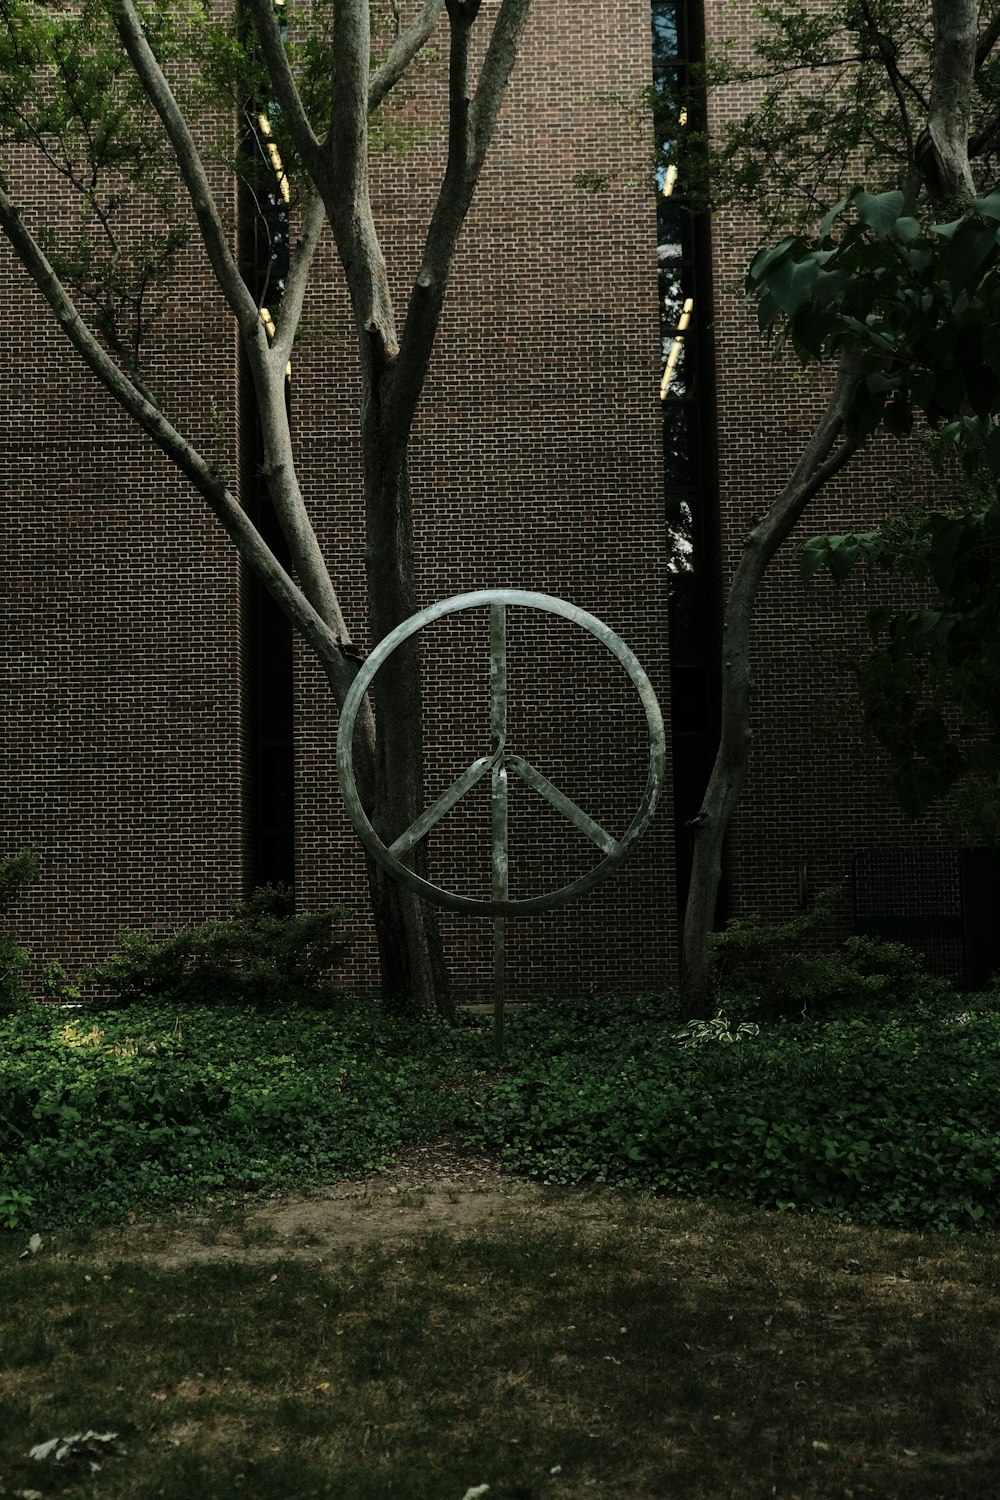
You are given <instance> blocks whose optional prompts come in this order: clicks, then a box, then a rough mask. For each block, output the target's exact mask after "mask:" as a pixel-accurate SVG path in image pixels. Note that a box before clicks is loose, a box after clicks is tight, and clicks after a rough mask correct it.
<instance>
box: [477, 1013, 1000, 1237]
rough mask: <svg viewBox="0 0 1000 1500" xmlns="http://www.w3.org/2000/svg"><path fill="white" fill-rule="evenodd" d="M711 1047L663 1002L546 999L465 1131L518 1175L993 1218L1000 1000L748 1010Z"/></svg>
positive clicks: (934, 1216) (843, 1211) (928, 1224)
mask: <svg viewBox="0 0 1000 1500" xmlns="http://www.w3.org/2000/svg"><path fill="white" fill-rule="evenodd" d="M724 1020H725V1022H726V1024H725V1026H724V1028H723V1032H724V1034H720V1035H713V1032H712V1028H711V1026H708V1027H706V1028H705V1030H706V1035H705V1036H704V1039H703V1041H702V1043H701V1044H700V1045H694V1046H692V1045H691V1034H690V1031H689V1030H688V1029H684V1030H682V1031H679V1030H678V1026H677V1023H676V1021H672V1020H671V1019H670V1018H669V1017H665V1016H664V1013H663V1004H662V1001H657V1000H656V999H653V1000H650V1001H648V1002H645V1003H643V1002H635V1001H623V1002H621V1003H619V1004H609V1003H607V1002H602V1003H600V1004H593V1005H586V1006H575V1007H562V1008H548V1009H538V1010H533V1011H531V1012H529V1013H526V1014H525V1015H523V1016H520V1017H517V1018H515V1019H514V1020H513V1021H512V1023H511V1025H510V1027H509V1055H508V1064H507V1067H506V1069H505V1071H504V1073H503V1075H502V1076H501V1077H499V1078H497V1079H496V1080H495V1081H494V1082H493V1083H492V1084H491V1086H490V1088H489V1089H484V1090H483V1091H482V1092H481V1094H480V1096H479V1100H478V1109H477V1110H476V1111H475V1113H474V1115H473V1117H472V1120H471V1123H470V1126H469V1128H468V1132H467V1138H468V1139H469V1141H470V1142H474V1143H475V1144H476V1145H478V1146H480V1147H489V1148H492V1149H494V1150H496V1151H498V1152H499V1153H500V1157H501V1159H502V1161H503V1162H504V1164H505V1165H506V1166H507V1167H508V1168H509V1169H510V1170H511V1171H514V1172H523V1173H527V1174H529V1175H533V1176H538V1177H541V1178H543V1179H544V1180H545V1181H548V1182H559V1183H580V1182H586V1181H595V1180H596V1181H599V1182H608V1183H613V1184H615V1185H616V1186H619V1187H629V1188H633V1189H653V1190H656V1191H664V1192H670V1193H684V1194H701V1195H719V1196H722V1197H727V1198H746V1199H750V1200H751V1201H753V1202H755V1203H759V1204H762V1205H765V1206H767V1207H771V1208H779V1209H801V1210H806V1211H813V1212H822V1213H828V1214H834V1215H839V1216H842V1217H844V1218H850V1219H853V1220H855V1221H860V1222H868V1223H880V1224H899V1225H909V1226H913V1227H919V1228H929V1229H935V1230H943V1229H954V1228H968V1227H972V1226H974V1225H983V1226H984V1227H985V1226H987V1225H995V1224H996V1223H997V1222H998V1219H1000V1202H998V1192H997V1186H998V1181H1000V1014H998V1012H997V1011H996V1009H994V1008H991V1006H990V1005H988V1004H986V1003H980V1004H979V1005H978V1006H977V1005H974V1004H972V1002H970V1000H969V999H968V998H967V997H961V996H958V995H955V994H944V995H941V996H938V997H937V998H935V999H934V1000H933V1001H932V1000H928V999H923V1000H920V1001H918V1002H917V1003H916V1004H915V1005H913V1006H912V1007H911V1008H909V1009H903V1008H902V1007H901V1006H899V1005H895V1006H892V1007H890V1008H884V1009H883V1010H882V1011H881V1012H879V1011H877V1010H876V1009H875V1008H874V1007H873V1006H872V1005H871V1003H870V997H866V1003H865V1004H863V1005H860V1006H859V1007H858V1008H856V1009H853V1010H852V1009H850V1008H845V1009H844V1011H843V1012H842V1013H836V1014H832V1015H826V1016H825V1017H823V1018H822V1019H818V1020H810V1019H808V1018H807V1019H802V1018H797V1019H791V1018H785V1019H779V1020H772V1021H770V1022H768V1023H766V1024H763V1025H761V1026H760V1027H759V1029H758V1031H757V1032H756V1034H753V1033H751V1032H749V1030H748V1029H747V1030H744V1032H743V1034H742V1035H740V1027H741V1026H743V1025H744V1024H745V1023H744V1021H743V1016H742V1015H740V1014H739V1013H738V1012H736V1011H733V1012H732V1016H731V1019H728V1018H724Z"/></svg>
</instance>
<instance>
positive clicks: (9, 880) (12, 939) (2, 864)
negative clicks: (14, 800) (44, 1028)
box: [0, 849, 38, 1014]
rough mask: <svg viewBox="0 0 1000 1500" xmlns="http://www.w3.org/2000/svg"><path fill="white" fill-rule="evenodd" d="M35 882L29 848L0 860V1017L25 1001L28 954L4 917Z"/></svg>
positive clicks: (35, 868)
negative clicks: (25, 973)
mask: <svg viewBox="0 0 1000 1500" xmlns="http://www.w3.org/2000/svg"><path fill="white" fill-rule="evenodd" d="M37 879H38V859H37V857H36V856H35V855H34V854H33V853H32V852H31V850H30V849H22V850H21V852H20V853H19V854H15V855H13V856H12V857H11V858H10V859H5V860H2V861H0V1014H2V1013H3V1012H4V1011H9V1010H15V1009H16V1008H17V1007H18V1006H20V1005H23V1004H24V1003H25V1001H26V999H27V996H26V994H25V990H24V971H25V969H26V968H27V967H28V963H29V955H28V952H27V950H26V949H25V948H22V947H21V946H20V944H19V943H18V941H17V938H16V936H15V934H14V931H13V929H12V928H10V927H9V926H8V923H7V918H8V916H9V914H10V912H11V909H12V907H13V906H14V905H15V903H16V902H17V900H18V899H19V898H20V896H21V895H23V893H24V891H25V890H26V889H27V887H28V886H29V885H33V884H34V883H35V881H36V880H37Z"/></svg>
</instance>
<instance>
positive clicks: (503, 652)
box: [490, 600, 509, 1058]
mask: <svg viewBox="0 0 1000 1500" xmlns="http://www.w3.org/2000/svg"><path fill="white" fill-rule="evenodd" d="M490 732H491V734H492V736H493V748H494V750H495V751H496V750H500V749H502V748H503V745H504V744H505V742H506V739H507V611H506V606H505V605H504V604H503V603H502V602H501V601H499V600H497V601H494V602H493V603H492V604H491V605H490ZM491 808H492V819H491V821H492V829H493V859H492V880H491V890H492V896H493V900H494V901H506V900H507V896H508V891H509V881H508V870H507V768H506V766H505V765H504V763H503V761H502V760H498V761H497V763H496V765H495V766H494V767H493V788H492V799H491ZM506 928H507V923H506V920H505V918H503V917H494V918H493V1051H494V1052H495V1053H496V1056H497V1057H500V1058H502V1057H503V1055H504V999H505V993H506V972H505V970H506V957H507V931H506Z"/></svg>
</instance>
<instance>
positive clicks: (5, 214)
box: [0, 184, 355, 701]
mask: <svg viewBox="0 0 1000 1500" xmlns="http://www.w3.org/2000/svg"><path fill="white" fill-rule="evenodd" d="M0 228H2V229H3V231H4V233H5V234H6V236H7V238H8V239H9V240H10V242H11V244H12V245H13V247H14V249H15V251H16V253H17V255H18V258H19V259H20V261H21V263H22V265H23V266H24V267H25V269H26V270H27V272H28V274H29V276H30V277H31V280H32V281H33V282H34V284H35V286H36V287H37V288H38V290H39V291H40V292H41V294H42V296H43V297H44V298H45V300H46V302H47V303H48V304H49V306H50V307H51V309H52V311H53V313H54V314H55V316H56V318H57V320H58V322H59V324H60V326H61V328H62V330H63V332H64V333H65V334H66V337H67V338H68V339H69V341H70V343H71V344H72V345H73V347H74V348H75V349H76V351H77V353H78V354H79V355H80V357H81V358H82V359H83V361H84V363H85V364H86V365H87V367H88V369H89V370H91V371H92V372H93V374H94V375H95V376H96V377H97V379H98V380H99V381H100V382H101V384H102V385H103V386H104V388H105V389H106V390H107V391H108V392H109V393H110V395H111V396H113V397H114V399H115V401H117V402H118V404H119V406H121V407H122V408H123V409H124V410H125V411H126V412H127V413H128V415H129V416H130V417H131V418H132V419H133V421H135V422H136V423H137V424H138V425H139V426H140V427H141V428H142V430H143V432H145V433H147V434H148V435H149V437H151V438H152V439H153V441H154V442H155V443H156V445H157V447H159V448H161V449H162V451H163V452H164V453H165V454H166V455H167V457H168V458H169V459H170V460H171V462H172V463H174V464H175V465H176V466H177V468H179V469H180V470H181V472H182V473H183V474H185V475H186V476H187V478H188V479H189V480H190V481H191V483H192V484H193V485H194V486H195V488H196V489H197V490H198V493H199V494H200V495H202V496H203V498H204V499H205V500H206V501H207V502H208V505H209V507H210V509H211V510H212V512H213V514H214V515H215V516H216V517H217V518H218V520H219V521H220V522H221V523H222V525H223V527H224V528H225V530H226V532H227V534H228V535H229V536H230V537H231V538H232V540H233V541H234V542H235V543H236V546H237V548H238V549H239V553H240V556H241V557H242V558H243V559H244V560H245V561H246V563H247V564H248V566H249V567H251V568H252V569H253V571H254V572H255V573H256V575H257V577H258V578H259V579H260V580H261V582H262V583H263V584H264V586H265V588H267V590H268V592H269V593H271V594H272V595H273V597H274V598H275V600H276V601H277V602H278V604H280V606H281V608H282V609H283V610H284V611H285V613H286V614H287V615H288V617H289V618H290V619H291V620H292V621H293V623H294V624H295V626H296V629H298V630H299V631H300V632H301V633H302V635H303V636H304V637H305V639H306V640H307V641H308V642H309V644H310V645H311V646H312V648H313V650H314V651H315V652H316V655H317V656H318V657H319V659H320V661H321V663H322V665H323V668H324V670H325V671H326V674H327V676H328V678H329V679H330V682H331V685H332V686H333V687H334V691H335V692H338V693H341V694H342V693H346V692H347V690H348V689H349V687H350V684H351V682H352V681H353V679H354V675H355V669H354V667H353V666H352V665H351V663H350V661H349V660H347V659H346V658H345V656H344V653H343V651H342V649H341V642H340V640H338V638H337V635H336V634H335V633H334V631H333V630H331V628H330V627H329V625H327V623H326V622H325V621H324V620H323V619H322V618H321V617H320V615H319V614H318V613H317V612H316V610H315V609H313V607H312V605H311V604H310V603H309V601H308V599H306V597H305V595H304V594H303V592H302V590H301V589H300V588H299V587H298V586H297V585H296V584H295V583H294V582H293V580H292V579H291V578H290V577H289V576H288V574H287V573H286V572H285V570H284V568H282V567H281V565H280V563H279V562H278V561H277V559H276V558H275V557H274V554H273V553H272V552H271V550H270V548H269V547H268V546H267V545H266V543H265V542H264V541H263V539H262V537H261V536H260V534H259V532H258V531H257V530H256V528H255V527H254V526H253V525H252V523H251V522H250V520H249V519H248V517H247V514H246V512H245V511H244V510H243V508H242V507H241V505H240V503H239V501H238V500H237V499H236V497H235V496H234V495H233V494H232V493H231V491H230V490H229V489H228V487H227V485H226V484H225V482H224V481H223V480H222V479H221V478H220V477H219V475H218V474H216V473H215V472H214V470H213V469H212V467H211V465H209V464H208V463H206V461H205V459H204V458H202V456H201V454H200V453H198V451H197V449H195V448H194V447H193V446H192V445H191V444H190V443H189V442H188V441H187V439H186V438H185V437H184V436H183V435H182V434H181V433H180V432H178V431H177V429H176V428H175V427H174V426H173V424H172V423H171V422H170V421H169V420H168V419H167V418H166V417H165V416H164V414H163V412H162V411H161V410H160V408H159V407H158V406H157V405H156V404H155V403H154V402H153V401H151V400H150V398H149V397H148V396H147V395H146V394H145V393H144V392H143V391H141V390H140V389H139V388H138V386H136V385H135V384H134V382H133V381H132V380H131V379H130V378H129V377H128V376H127V375H126V374H125V373H124V371H122V370H121V369H120V368H119V366H118V365H117V364H116V363H115V361H114V360H113V359H112V358H111V356H110V355H109V354H108V353H107V352H106V351H105V350H104V349H103V348H102V347H101V345H100V344H99V343H98V341H97V339H96V338H95V337H94V335H93V334H92V333H91V331H90V329H89V328H88V327H87V325H86V323H85V322H84V320H83V318H81V316H80V314H79V312H78V311H77V309H76V307H75V305H74V303H73V300H72V298H71V297H70V295H69V293H68V292H67V291H66V289H65V287H64V286H63V285H62V282H61V281H60V280H59V277H58V276H57V275H56V273H55V271H54V270H53V268H52V266H51V265H50V263H49V261H48V259H47V258H46V256H45V254H44V252H43V251H42V250H41V248H40V247H39V245H38V243H37V241H36V240H35V238H34V236H33V235H32V234H31V232H30V230H29V229H28V228H27V227H26V225H25V224H24V222H23V220H22V219H21V216H20V214H19V213H18V211H17V209H16V208H15V206H14V204H13V203H12V202H11V199H10V197H9V196H8V193H7V191H6V187H5V185H3V184H0ZM341 701H342V700H341Z"/></svg>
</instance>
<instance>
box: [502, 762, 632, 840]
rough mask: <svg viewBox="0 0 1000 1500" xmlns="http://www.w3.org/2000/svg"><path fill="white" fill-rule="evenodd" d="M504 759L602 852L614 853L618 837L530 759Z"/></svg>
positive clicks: (523, 779)
mask: <svg viewBox="0 0 1000 1500" xmlns="http://www.w3.org/2000/svg"><path fill="white" fill-rule="evenodd" d="M504 759H505V761H506V763H507V765H508V766H509V767H510V769H511V770H512V771H515V772H516V773H517V775H518V776H520V778H521V780H522V781H525V782H527V784H528V786H530V787H532V788H534V790H535V791H536V792H538V794H539V795H540V796H542V797H544V798H545V800H546V802H551V803H552V806H553V807H554V808H555V809H556V811H557V812H561V813H562V815H563V817H564V818H566V819H568V821H569V822H570V823H572V824H573V826H574V828H579V830H580V832H581V833H585V834H586V836H587V838H588V839H590V841H591V843H593V844H596V845H597V847H598V849H600V850H601V852H602V854H614V852H615V850H616V849H617V848H618V841H617V839H613V838H612V837H611V835H610V833H608V832H607V830H606V829H604V828H602V827H601V825H600V823H597V822H595V821H594V819H593V818H592V817H591V816H590V814H589V813H585V812H584V810H583V808H582V807H577V805H576V803H575V802H574V801H573V800H572V799H571V798H570V797H567V796H566V794H565V793H564V792H561V791H560V790H559V788H558V787H555V786H553V785H552V783H551V781H549V779H548V777H546V776H543V775H542V773H541V771H536V770H535V768H534V766H533V765H532V764H531V763H530V761H526V760H522V759H521V757H520V756H519V755H513V754H510V753H508V754H507V755H506V756H505V757H504Z"/></svg>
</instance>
